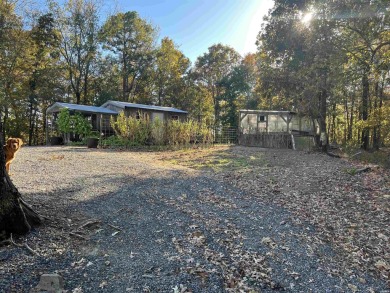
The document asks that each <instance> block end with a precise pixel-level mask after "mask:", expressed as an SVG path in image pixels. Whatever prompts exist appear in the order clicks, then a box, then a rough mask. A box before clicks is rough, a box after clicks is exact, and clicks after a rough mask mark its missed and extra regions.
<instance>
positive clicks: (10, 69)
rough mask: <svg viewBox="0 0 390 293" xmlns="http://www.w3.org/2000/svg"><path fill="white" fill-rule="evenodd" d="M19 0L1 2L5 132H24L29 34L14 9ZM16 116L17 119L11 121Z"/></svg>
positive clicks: (0, 94)
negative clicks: (24, 101)
mask: <svg viewBox="0 0 390 293" xmlns="http://www.w3.org/2000/svg"><path fill="white" fill-rule="evenodd" d="M16 3H17V2H16V1H1V2H0V113H1V112H2V113H3V123H4V126H5V130H6V131H5V132H4V135H5V134H7V135H8V134H11V135H21V134H22V132H23V129H25V125H23V124H22V123H23V121H24V119H23V117H21V116H22V115H23V112H24V109H23V108H21V105H22V104H23V101H22V100H23V96H24V94H25V93H24V92H23V85H24V83H25V82H26V74H25V72H27V71H28V70H29V68H28V62H25V60H28V59H29V57H28V52H27V50H28V48H29V45H30V43H29V36H28V34H27V33H26V32H25V31H24V30H23V23H22V19H21V18H20V17H19V16H18V15H16V13H15V4H16ZM11 120H13V121H15V123H10V121H11Z"/></svg>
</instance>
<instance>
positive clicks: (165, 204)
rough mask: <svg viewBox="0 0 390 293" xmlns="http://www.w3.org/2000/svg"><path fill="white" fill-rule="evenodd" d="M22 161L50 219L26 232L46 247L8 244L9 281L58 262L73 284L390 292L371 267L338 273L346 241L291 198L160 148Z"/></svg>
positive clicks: (39, 150) (26, 186)
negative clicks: (299, 210)
mask: <svg viewBox="0 0 390 293" xmlns="http://www.w3.org/2000/svg"><path fill="white" fill-rule="evenodd" d="M12 167H13V169H12V172H13V173H14V176H13V177H12V179H13V181H14V183H15V185H16V186H17V187H18V188H19V190H20V191H21V193H22V194H23V195H24V196H25V198H26V200H27V201H29V202H31V203H33V205H34V206H35V207H36V210H37V211H38V212H39V211H41V212H42V213H45V214H46V215H47V216H48V218H49V219H51V220H47V221H46V225H44V226H42V227H39V228H38V229H36V230H34V231H32V233H30V234H29V235H28V236H27V237H25V238H21V239H18V241H19V242H21V241H27V242H28V243H30V246H33V248H34V249H35V250H36V251H37V252H38V253H40V255H41V256H39V257H36V256H31V255H29V254H28V252H27V251H26V250H23V249H22V248H16V247H13V246H5V247H0V273H1V279H0V288H1V292H29V290H30V289H31V288H33V287H34V286H36V285H37V284H38V281H39V276H40V275H41V274H42V273H52V272H58V273H60V274H61V275H62V276H63V277H64V279H65V289H67V290H69V292H239V290H240V289H241V290H242V292H250V290H252V291H253V292H352V291H354V290H355V289H356V291H358V292H369V291H370V290H373V292H388V291H387V290H388V288H387V286H386V284H385V283H384V282H383V281H381V280H379V279H376V278H375V277H373V276H372V275H370V274H368V273H367V274H365V273H361V272H356V273H355V277H353V278H351V275H350V274H348V275H347V274H346V275H345V276H342V277H340V276H334V275H332V266H333V264H332V262H328V261H327V260H328V259H332V255H335V254H337V253H338V252H337V250H335V249H334V248H333V247H332V246H331V244H330V243H322V244H321V245H318V244H315V245H314V243H310V242H308V241H307V239H310V236H311V235H315V234H316V228H315V227H314V226H313V225H310V224H309V223H305V222H301V221H299V220H297V219H295V217H294V216H293V215H291V214H290V213H289V211H287V210H286V209H283V208H282V207H280V206H276V205H273V204H270V203H265V202H263V201H262V200H261V198H258V197H253V196H251V195H250V194H245V193H244V192H243V191H241V190H239V189H237V188H235V187H233V186H231V185H229V184H228V183H227V182H222V181H220V180H219V179H218V178H216V177H214V176H213V174H212V173H210V172H201V171H193V170H189V169H186V168H180V167H175V166H162V165H160V164H158V163H157V162H156V161H155V158H154V155H153V153H141V152H139V153H137V152H115V151H111V150H87V149H84V148H71V147H26V148H23V149H22V150H21V152H20V155H19V157H18V158H17V160H16V161H15V164H13V166H12ZM88 221H90V222H91V223H92V222H93V221H95V223H92V224H91V225H87V226H85V227H82V228H80V227H81V226H82V225H83V223H86V222H88ZM50 227H51V228H50ZM53 231H56V232H53ZM69 232H72V233H76V234H77V233H79V234H78V235H80V236H81V237H77V236H76V237H74V236H72V235H69ZM83 238H85V239H83ZM363 279H364V282H362V280H363ZM175 288H176V289H175ZM180 288H181V289H180ZM185 288H187V290H185ZM77 290H79V291H77ZM175 290H176V291H175ZM180 290H182V291H180Z"/></svg>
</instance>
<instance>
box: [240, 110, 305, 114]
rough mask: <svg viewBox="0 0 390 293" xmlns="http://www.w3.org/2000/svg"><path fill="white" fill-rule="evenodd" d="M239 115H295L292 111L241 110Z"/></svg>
mask: <svg viewBox="0 0 390 293" xmlns="http://www.w3.org/2000/svg"><path fill="white" fill-rule="evenodd" d="M240 113H248V114H297V113H296V112H294V111H285V110H279V111H275V110H246V109H241V110H240Z"/></svg>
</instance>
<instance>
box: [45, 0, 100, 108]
mask: <svg viewBox="0 0 390 293" xmlns="http://www.w3.org/2000/svg"><path fill="white" fill-rule="evenodd" d="M51 10H52V11H54V15H55V18H56V20H57V30H58V32H59V34H60V37H61V44H60V52H61V55H62V57H63V60H64V63H65V66H66V70H67V73H68V75H67V79H68V81H69V84H70V89H71V94H72V95H73V96H74V98H75V103H76V104H80V103H85V104H88V103H90V98H89V97H88V94H89V89H90V84H89V83H90V78H91V66H92V62H93V61H94V59H95V56H96V53H97V49H98V38H97V35H98V31H99V18H98V6H97V2H96V1H95V0H69V1H68V2H67V3H65V6H64V7H63V8H60V7H58V5H57V4H56V3H54V2H51Z"/></svg>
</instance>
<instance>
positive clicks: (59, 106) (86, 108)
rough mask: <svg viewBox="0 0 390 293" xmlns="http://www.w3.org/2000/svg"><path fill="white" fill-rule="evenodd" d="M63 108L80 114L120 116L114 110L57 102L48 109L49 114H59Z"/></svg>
mask: <svg viewBox="0 0 390 293" xmlns="http://www.w3.org/2000/svg"><path fill="white" fill-rule="evenodd" d="M63 108H67V109H69V110H74V111H79V112H84V113H98V114H109V115H118V113H117V112H115V111H112V110H110V109H107V108H103V107H96V106H86V105H79V104H69V103H61V102H56V103H54V104H53V105H51V106H50V107H49V108H47V113H53V112H59V111H60V110H61V109H63Z"/></svg>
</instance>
